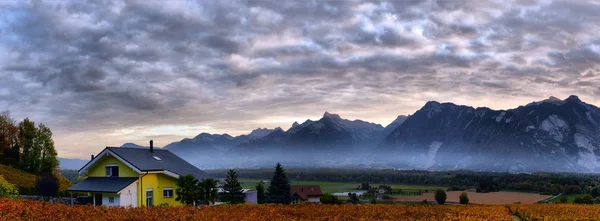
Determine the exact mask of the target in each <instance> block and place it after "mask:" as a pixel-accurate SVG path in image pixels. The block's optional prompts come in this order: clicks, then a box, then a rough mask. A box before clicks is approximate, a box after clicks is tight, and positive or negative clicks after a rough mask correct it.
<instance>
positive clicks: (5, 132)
mask: <svg viewBox="0 0 600 221" xmlns="http://www.w3.org/2000/svg"><path fill="white" fill-rule="evenodd" d="M19 153H20V142H19V127H18V126H17V125H16V122H15V120H14V119H13V118H11V117H10V113H8V112H3V113H1V114H0V164H4V165H10V166H14V167H18V166H19Z"/></svg>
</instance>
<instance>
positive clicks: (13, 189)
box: [0, 175, 19, 199]
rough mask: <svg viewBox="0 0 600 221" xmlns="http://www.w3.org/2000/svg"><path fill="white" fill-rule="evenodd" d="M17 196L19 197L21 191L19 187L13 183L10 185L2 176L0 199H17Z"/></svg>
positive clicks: (0, 180) (0, 178) (0, 179)
mask: <svg viewBox="0 0 600 221" xmlns="http://www.w3.org/2000/svg"><path fill="white" fill-rule="evenodd" d="M17 195H19V190H18V189H17V186H15V185H14V184H12V183H9V182H8V181H6V180H5V179H4V177H2V175H0V198H11V199H16V198H17Z"/></svg>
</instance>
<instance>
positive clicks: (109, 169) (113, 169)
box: [106, 164, 119, 177]
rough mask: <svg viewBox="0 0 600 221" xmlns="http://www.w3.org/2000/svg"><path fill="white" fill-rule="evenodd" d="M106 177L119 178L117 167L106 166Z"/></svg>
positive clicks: (112, 165)
mask: <svg viewBox="0 0 600 221" xmlns="http://www.w3.org/2000/svg"><path fill="white" fill-rule="evenodd" d="M106 176H107V177H112V176H114V177H118V176H119V165H117V164H106Z"/></svg>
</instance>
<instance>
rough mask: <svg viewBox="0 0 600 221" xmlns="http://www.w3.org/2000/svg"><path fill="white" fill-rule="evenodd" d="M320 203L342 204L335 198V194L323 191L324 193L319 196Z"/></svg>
mask: <svg viewBox="0 0 600 221" xmlns="http://www.w3.org/2000/svg"><path fill="white" fill-rule="evenodd" d="M321 203H322V204H342V202H341V201H340V200H339V199H338V198H337V196H334V195H332V194H330V193H325V194H323V196H321Z"/></svg>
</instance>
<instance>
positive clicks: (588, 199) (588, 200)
mask: <svg viewBox="0 0 600 221" xmlns="http://www.w3.org/2000/svg"><path fill="white" fill-rule="evenodd" d="M592 200H593V197H592V195H590V194H585V195H583V196H580V197H577V198H575V199H574V200H573V203H575V204H593V203H594V202H593V201H592Z"/></svg>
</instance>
